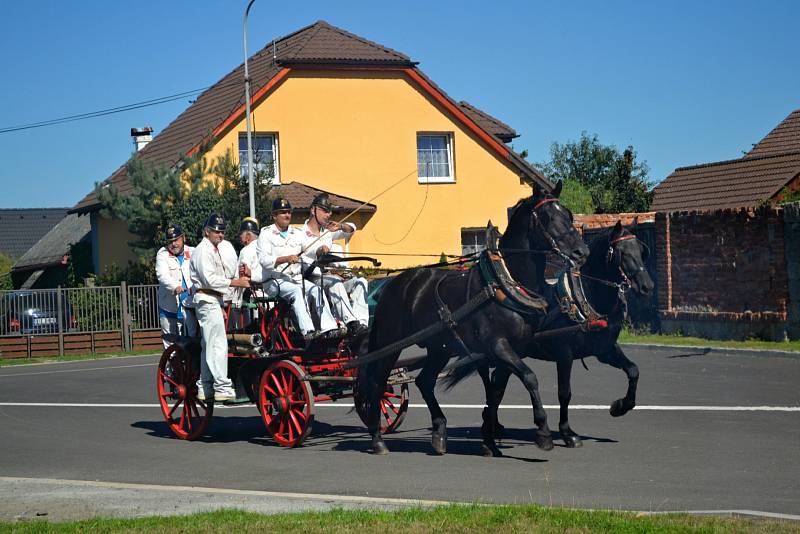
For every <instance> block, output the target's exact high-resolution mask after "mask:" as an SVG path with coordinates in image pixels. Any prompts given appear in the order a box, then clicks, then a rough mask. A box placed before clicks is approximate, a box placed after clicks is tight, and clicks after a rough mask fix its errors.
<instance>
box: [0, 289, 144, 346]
mask: <svg viewBox="0 0 800 534" xmlns="http://www.w3.org/2000/svg"><path fill="white" fill-rule="evenodd" d="M157 289H158V286H157V285H134V286H128V285H127V284H125V283H124V282H123V283H122V284H121V285H119V286H111V287H81V288H57V289H35V290H15V291H0V357H25V356H27V357H31V356H34V355H36V356H39V355H42V356H44V355H53V354H58V355H63V354H70V353H72V354H75V353H79V352H92V353H95V352H109V351H112V350H122V351H127V350H131V349H134V348H142V347H141V345H148V346H149V345H153V346H155V344H156V343H155V341H154V338H156V337H157V335H154V334H157V332H158V329H159V322H158V303H157V293H156V291H157ZM23 353H24V354H23Z"/></svg>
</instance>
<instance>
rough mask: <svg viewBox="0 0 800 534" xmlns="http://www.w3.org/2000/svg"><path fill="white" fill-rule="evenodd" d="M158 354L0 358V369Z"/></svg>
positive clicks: (131, 353)
mask: <svg viewBox="0 0 800 534" xmlns="http://www.w3.org/2000/svg"><path fill="white" fill-rule="evenodd" d="M157 353H160V351H158V350H153V349H148V350H132V351H130V352H114V353H100V354H92V353H86V354H70V355H69V356H42V357H38V358H0V367H8V366H11V365H27V364H31V363H49V362H73V361H78V360H105V359H107V358H121V357H123V356H144V355H150V354H157Z"/></svg>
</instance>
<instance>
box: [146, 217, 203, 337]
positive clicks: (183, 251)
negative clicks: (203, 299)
mask: <svg viewBox="0 0 800 534" xmlns="http://www.w3.org/2000/svg"><path fill="white" fill-rule="evenodd" d="M164 240H165V241H166V242H167V245H166V246H164V247H161V248H160V249H159V251H158V253H157V254H156V277H157V278H158V320H159V323H160V325H161V337H162V341H163V342H164V348H165V349H166V348H167V347H169V346H170V345H171V344H172V342H173V340H170V338H171V337H172V336H179V335H182V336H196V335H197V318H196V317H195V315H194V309H193V308H192V307H191V305H192V303H191V299H190V298H188V297H189V287H190V276H189V260H191V257H192V250H194V249H193V248H192V247H190V246H187V245H186V244H185V241H186V236H184V234H183V230H181V227H180V226H178V225H177V224H170V225H169V226H167V230H166V232H165V233H164Z"/></svg>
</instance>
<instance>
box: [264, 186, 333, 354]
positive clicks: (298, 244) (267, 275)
mask: <svg viewBox="0 0 800 534" xmlns="http://www.w3.org/2000/svg"><path fill="white" fill-rule="evenodd" d="M272 218H273V219H274V221H275V224H273V225H270V226H268V227H266V228H262V229H261V233H260V234H259V236H258V240H257V241H256V253H257V255H258V261H259V263H260V264H261V268H262V270H263V271H262V276H263V277H264V292H265V293H266V295H267V296H268V297H276V296H280V297H281V298H284V299H286V300H287V301H289V302H290V303H291V305H292V310H293V311H294V314H295V316H296V318H297V326H298V328H299V329H300V333H301V334H302V335H303V337H304V339H305V340H306V341H307V342H309V341H312V340H314V339H316V338H318V337H325V338H334V337H336V336H338V335H341V332H340V331H339V327H338V325H337V324H336V320H335V319H334V318H333V316H332V315H331V312H330V309H328V306H326V305H325V299H324V297H323V295H322V288H320V287H319V286H317V285H315V284H313V283H312V282H309V281H307V280H306V281H303V278H302V276H303V275H302V270H301V264H300V253H301V250H302V243H303V235H304V234H303V232H302V231H301V230H298V229H297V228H294V227H292V226H290V225H289V223H290V222H291V221H292V205H291V204H290V203H289V201H288V200H286V199H284V198H278V199H275V200H274V201H273V202H272ZM303 286H305V292H306V298H307V299H308V305H310V306H313V307H314V308H315V309H316V310H317V316H318V317H319V320H320V332H317V331H315V329H314V323H313V321H312V320H311V315H310V314H309V312H308V308H307V307H306V299H304V298H303Z"/></svg>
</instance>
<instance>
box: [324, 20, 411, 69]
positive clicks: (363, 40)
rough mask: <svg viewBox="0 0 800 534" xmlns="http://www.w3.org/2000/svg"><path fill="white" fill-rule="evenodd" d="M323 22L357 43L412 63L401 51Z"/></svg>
mask: <svg viewBox="0 0 800 534" xmlns="http://www.w3.org/2000/svg"><path fill="white" fill-rule="evenodd" d="M322 22H323V23H324V24H325V25H326V26H328V28H330V29H331V30H333V31H336V32H339V33H340V34H342V35H344V36H346V37H350V38H353V39H355V40H356V41H360V42H362V43H364V44H367V45H370V46H375V47H378V48H380V49H381V50H384V51H386V52H390V53H392V54H396V55H398V56H401V57H403V58H405V59H407V60H408V61H411V58H410V57H409V56H407V55H405V54H403V53H402V52H399V51H397V50H395V49H393V48H389V47H388V46H384V45H382V44H380V43H378V42H375V41H370V40H369V39H367V38H366V37H361V36H360V35H356V34H354V33H350V32H349V31H347V30H345V29H343V28H340V27H338V26H334V25H333V24H329V23H327V22H325V21H322Z"/></svg>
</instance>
